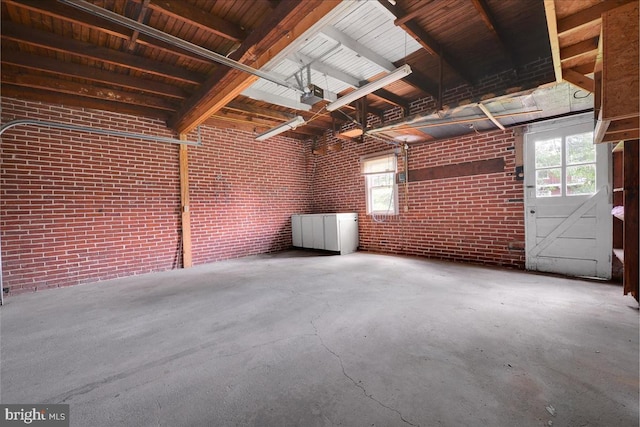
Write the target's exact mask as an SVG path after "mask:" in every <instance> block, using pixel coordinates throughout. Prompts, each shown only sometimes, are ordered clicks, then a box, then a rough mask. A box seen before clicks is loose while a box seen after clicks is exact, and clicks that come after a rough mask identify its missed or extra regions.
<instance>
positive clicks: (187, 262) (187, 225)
mask: <svg viewBox="0 0 640 427" xmlns="http://www.w3.org/2000/svg"><path fill="white" fill-rule="evenodd" d="M180 139H181V140H182V141H186V140H187V135H185V134H183V133H181V134H180ZM180 208H181V209H180V210H181V212H182V266H183V267H184V268H189V267H191V266H192V265H193V261H192V259H191V208H190V206H189V151H188V146H187V145H184V144H182V145H180Z"/></svg>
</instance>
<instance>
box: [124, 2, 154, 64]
mask: <svg viewBox="0 0 640 427" xmlns="http://www.w3.org/2000/svg"><path fill="white" fill-rule="evenodd" d="M149 1H151V0H142V4H141V5H140V9H139V10H138V18H137V19H136V22H138V23H139V24H142V23H143V22H144V18H145V17H146V16H147V11H148V10H149ZM138 37H140V31H138V30H134V31H133V33H132V34H131V37H130V38H129V40H127V50H128V51H129V52H133V50H134V49H135V48H136V42H137V41H138Z"/></svg>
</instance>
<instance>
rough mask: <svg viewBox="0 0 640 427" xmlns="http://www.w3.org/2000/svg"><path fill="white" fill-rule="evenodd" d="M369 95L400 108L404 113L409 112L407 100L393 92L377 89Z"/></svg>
mask: <svg viewBox="0 0 640 427" xmlns="http://www.w3.org/2000/svg"><path fill="white" fill-rule="evenodd" d="M371 95H373V96H376V97H378V98H381V99H383V100H384V101H386V102H388V103H389V104H391V105H395V106H396V107H400V108H402V109H403V110H404V111H405V113H409V102H408V101H407V100H406V99H404V98H403V97H401V96H398V95H396V94H395V93H392V92H389V91H388V90H386V89H378V90H376V91H375V92H373V93H371Z"/></svg>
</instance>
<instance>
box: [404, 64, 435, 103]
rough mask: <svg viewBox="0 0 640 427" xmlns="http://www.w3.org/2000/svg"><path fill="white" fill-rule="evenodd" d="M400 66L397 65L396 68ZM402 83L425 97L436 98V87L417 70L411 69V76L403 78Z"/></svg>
mask: <svg viewBox="0 0 640 427" xmlns="http://www.w3.org/2000/svg"><path fill="white" fill-rule="evenodd" d="M400 65H401V64H398V66H400ZM403 81H404V82H405V83H409V84H410V85H411V86H413V87H415V88H417V89H420V90H421V91H423V92H424V93H426V94H427V95H431V96H432V97H434V98H437V97H438V92H439V90H438V85H437V84H436V83H435V82H434V81H433V80H431V79H430V78H429V77H427V76H425V75H424V74H423V73H421V72H420V71H418V70H415V69H412V71H411V74H409V75H408V76H407V77H405V78H404V79H403Z"/></svg>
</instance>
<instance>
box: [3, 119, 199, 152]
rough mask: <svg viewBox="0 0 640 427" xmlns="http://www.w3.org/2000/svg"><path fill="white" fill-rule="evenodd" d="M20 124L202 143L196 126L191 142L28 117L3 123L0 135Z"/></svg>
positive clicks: (175, 142) (156, 140)
mask: <svg viewBox="0 0 640 427" xmlns="http://www.w3.org/2000/svg"><path fill="white" fill-rule="evenodd" d="M20 125H32V126H43V127H49V128H54V129H65V130H77V131H79V132H89V133H97V134H99V135H108V136H119V137H122V138H136V139H144V140H147V141H153V142H166V143H170V144H183V145H194V146H196V147H198V146H201V145H202V141H201V139H200V128H198V141H197V142H192V141H182V140H180V139H175V138H166V137H163V136H153V135H144V134H139V133H131V132H120V131H116V130H109V129H96V128H90V127H87V126H76V125H68V124H65V123H56V122H46V121H41V120H29V119H19V120H12V121H10V122H8V123H5V124H4V125H2V126H1V127H0V135H2V134H3V133H4V132H5V131H6V130H9V129H11V128H12V127H15V126H20Z"/></svg>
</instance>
